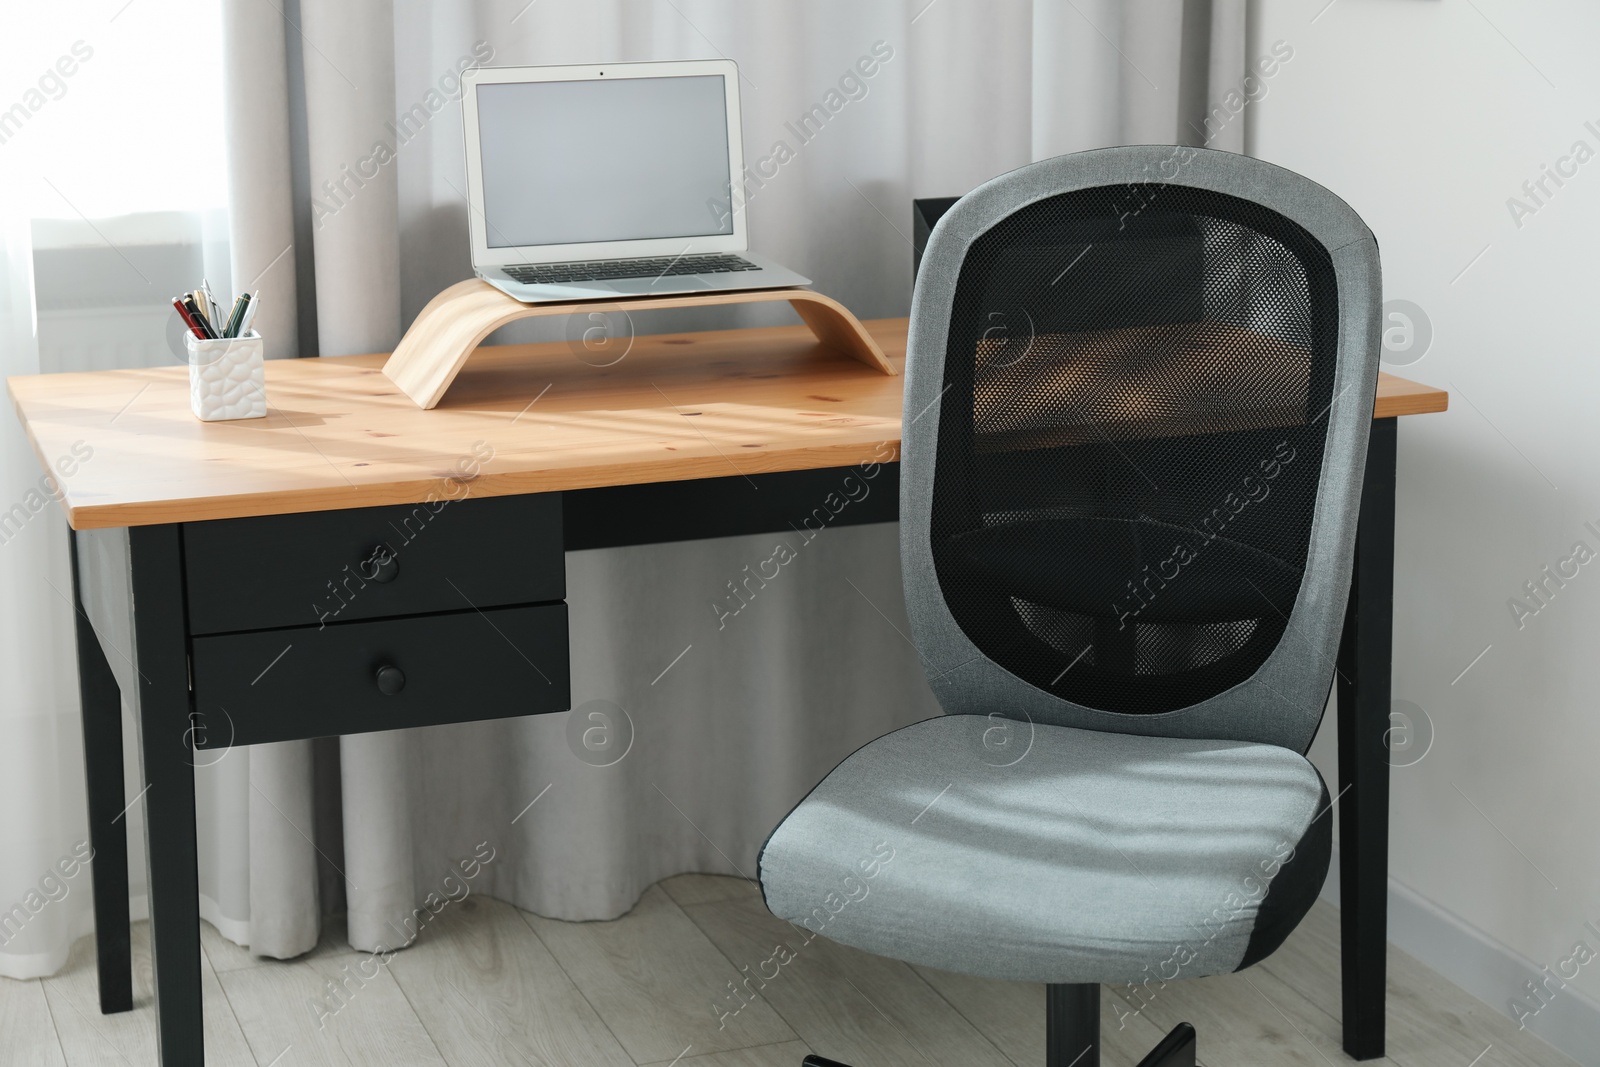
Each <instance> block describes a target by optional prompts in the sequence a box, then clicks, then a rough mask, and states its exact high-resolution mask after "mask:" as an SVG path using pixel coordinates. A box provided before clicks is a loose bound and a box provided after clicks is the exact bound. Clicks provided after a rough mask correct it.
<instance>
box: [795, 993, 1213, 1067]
mask: <svg viewBox="0 0 1600 1067" xmlns="http://www.w3.org/2000/svg"><path fill="white" fill-rule="evenodd" d="M1091 990H1092V995H1091V993H1090V991H1091ZM1047 1003H1048V1011H1049V1015H1048V1019H1049V1026H1048V1027H1047V1033H1046V1037H1045V1046H1046V1047H1045V1065H1046V1067H1100V1033H1099V1011H1100V987H1099V986H1050V987H1049V996H1048V1001H1047ZM1091 1005H1092V1007H1093V1009H1094V1012H1095V1016H1094V1023H1095V1025H1094V1028H1093V1029H1092V1030H1090V1031H1089V1033H1088V1039H1087V1040H1082V1039H1081V1038H1079V1037H1075V1036H1073V1035H1081V1034H1083V1032H1084V1031H1083V1030H1082V1029H1079V1028H1077V1027H1075V1026H1074V1025H1073V1024H1075V1023H1079V1024H1081V1023H1086V1022H1087V1021H1088V1020H1086V1019H1085V1018H1084V1016H1083V1010H1084V1009H1085V1008H1087V1007H1089V1006H1091ZM1195 1044H1196V1041H1195V1030H1194V1027H1193V1026H1190V1025H1189V1024H1188V1023H1179V1024H1178V1025H1177V1026H1175V1027H1173V1028H1172V1032H1171V1033H1169V1034H1168V1035H1167V1036H1166V1037H1164V1038H1162V1039H1161V1043H1160V1044H1159V1045H1157V1046H1156V1047H1155V1048H1153V1049H1151V1050H1150V1054H1149V1055H1148V1056H1146V1057H1145V1058H1144V1059H1142V1060H1140V1061H1139V1067H1196V1064H1195ZM1074 1048H1075V1049H1076V1050H1077V1051H1076V1052H1073V1051H1072V1050H1073V1049H1074ZM800 1067H850V1065H849V1064H847V1063H840V1062H839V1061H838V1060H830V1059H827V1058H826V1057H823V1056H817V1055H810V1056H807V1057H806V1058H805V1059H803V1060H801V1061H800Z"/></svg>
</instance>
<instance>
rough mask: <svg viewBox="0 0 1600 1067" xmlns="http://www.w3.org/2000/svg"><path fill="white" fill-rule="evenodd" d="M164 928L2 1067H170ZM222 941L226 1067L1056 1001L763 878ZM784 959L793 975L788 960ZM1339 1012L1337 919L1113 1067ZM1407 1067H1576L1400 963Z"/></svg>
mask: <svg viewBox="0 0 1600 1067" xmlns="http://www.w3.org/2000/svg"><path fill="white" fill-rule="evenodd" d="M149 930H150V928H149V924H148V923H135V924H134V926H133V958H134V968H135V970H134V1010H133V1011H131V1012H125V1013H122V1014H118V1015H101V1014H100V1012H99V1006H98V998H97V992H96V976H95V969H94V942H93V939H92V938H84V939H81V940H80V941H79V942H78V943H77V944H75V945H74V946H73V948H72V952H71V954H70V956H69V958H68V961H67V965H66V966H65V967H64V968H62V970H61V972H60V973H59V974H56V975H54V976H52V977H50V978H47V979H43V980H33V981H26V982H18V981H12V980H9V979H0V1067H13V1065H15V1067H99V1065H106V1067H144V1065H146V1064H153V1063H155V1062H156V1049H155V1025H154V1024H155V1018H154V1011H153V1008H152V996H151V989H150V943H149V938H150V933H149ZM205 930H206V934H205V936H204V938H203V939H202V943H203V945H204V948H205V958H204V959H203V961H202V981H203V983H204V988H205V1027H206V1053H207V1056H206V1062H207V1063H208V1064H210V1065H212V1067H302V1065H308V1067H316V1065H327V1067H377V1065H383V1067H391V1065H396V1067H410V1065H420V1067H444V1065H449V1067H480V1065H482V1064H508V1065H526V1067H558V1065H559V1067H569V1065H570V1067H799V1063H800V1060H801V1058H802V1057H804V1056H805V1055H806V1053H807V1052H808V1051H815V1052H817V1053H819V1054H821V1055H824V1056H828V1057H830V1058H833V1059H840V1060H844V1061H846V1062H852V1063H854V1064H856V1065H857V1067H913V1065H915V1067H922V1065H924V1064H929V1065H933V1067H941V1065H949V1067H957V1065H959V1067H1038V1065H1040V1064H1042V1063H1043V1061H1044V987H1043V986H1040V985H1036V984H1029V983H1018V982H996V981H990V980H987V979H979V978H972V977H969V976H965V975H957V974H950V973H947V972H943V971H938V970H935V969H933V968H927V967H911V966H908V965H906V964H903V963H898V962H895V961H893V960H885V959H882V958H879V957H876V956H872V955H869V954H867V953H863V952H858V951H856V950H854V949H850V948H846V947H844V946H842V945H836V944H834V943H832V942H830V941H827V940H826V939H823V938H808V936H807V932H806V931H804V930H801V929H799V928H797V927H794V926H791V925H789V924H787V923H784V922H781V921H780V920H778V919H776V918H774V917H773V916H772V915H771V914H769V913H768V912H767V910H766V908H765V907H764V906H763V904H762V902H761V895H760V891H759V890H758V889H757V888H756V886H755V885H754V884H753V883H751V882H747V881H745V880H743V879H739V878H724V877H720V876H714V875H680V876H678V877H676V878H669V879H667V880H666V881H664V882H662V883H661V884H660V885H658V886H656V887H654V888H652V889H651V890H650V891H649V892H647V893H646V894H645V895H644V897H643V899H641V900H640V902H639V905H638V906H637V907H636V908H634V910H633V911H632V912H630V913H629V914H627V915H625V916H623V917H622V918H620V919H617V920H614V921H612V922H592V923H565V922H556V921H554V920H550V919H542V918H539V917H537V916H534V915H529V914H527V913H525V912H521V911H518V910H517V909H516V908H514V907H512V906H511V905H510V904H505V903H502V902H500V901H496V900H491V899H489V898H486V897H478V896H474V897H471V898H468V899H467V900H464V901H461V902H459V903H456V904H453V905H452V906H451V908H450V909H449V910H447V911H446V912H444V913H442V914H441V915H440V917H439V918H438V919H437V920H436V921H435V922H434V923H432V924H430V925H429V927H428V928H427V930H426V931H425V932H424V934H423V936H422V937H421V938H420V939H419V941H418V942H417V944H415V945H413V946H412V947H411V948H409V949H407V950H406V951H404V952H401V953H398V954H396V955H395V956H394V957H393V958H392V959H391V960H389V961H388V963H387V964H380V963H378V962H376V961H375V960H374V959H373V958H372V957H370V956H368V954H366V953H361V952H356V951H354V950H352V949H351V948H350V947H349V945H348V944H347V943H346V942H345V939H344V925H343V923H342V922H341V921H339V920H338V919H333V920H330V921H329V922H327V923H326V925H325V927H324V930H323V937H322V941H321V943H320V944H319V945H318V946H317V948H316V949H315V950H314V951H313V952H310V953H308V954H306V955H305V956H302V957H300V958H299V959H295V960H290V961H277V960H267V959H262V958H259V957H255V956H252V955H251V954H250V953H249V952H248V951H246V950H244V949H241V948H239V947H238V946H236V945H233V944H232V943H231V942H228V941H227V940H226V939H224V938H222V937H220V935H218V934H217V933H216V932H215V931H214V930H212V929H211V928H210V927H209V926H207V927H205ZM779 945H782V946H783V947H784V949H785V953H784V956H785V957H787V958H786V959H785V960H784V962H780V963H774V962H769V961H773V960H775V959H777V958H778V957H775V955H774V949H775V948H776V947H777V946H779ZM364 961H365V962H364ZM735 983H738V984H740V985H741V986H742V987H743V988H744V990H745V992H744V993H743V994H742V996H740V997H736V996H735V992H734V984H735ZM334 990H338V991H340V992H338V993H337V995H336V994H335V993H334V992H332V991H334ZM319 1002H320V1004H321V1007H320V1008H319V1007H318V1003H319ZM741 1005H742V1006H741ZM1338 1008H1339V912H1338V910H1337V909H1336V908H1333V907H1331V906H1329V905H1328V904H1326V903H1320V902H1319V903H1318V904H1317V905H1316V906H1315V907H1314V908H1313V909H1312V910H1311V913H1310V914H1309V915H1308V916H1307V917H1306V919H1305V921H1304V922H1303V923H1302V924H1301V925H1300V927H1299V929H1297V930H1296V931H1295V932H1294V934H1293V935H1291V936H1290V938H1289V940H1288V941H1287V942H1286V943H1285V944H1284V945H1283V947H1282V948H1280V949H1279V950H1278V951H1277V952H1276V953H1274V954H1273V955H1272V956H1270V957H1269V958H1268V959H1267V960H1266V961H1265V962H1264V963H1262V964H1261V965H1260V966H1257V967H1253V968H1251V969H1250V970H1248V971H1245V972H1244V973H1242V974H1232V975H1220V976H1216V977H1211V978H1199V979H1190V980H1183V981H1177V982H1173V983H1170V984H1168V985H1166V986H1159V985H1152V986H1151V987H1148V988H1145V989H1143V990H1142V991H1135V990H1130V989H1128V988H1127V987H1125V986H1124V987H1116V986H1108V987H1106V988H1105V989H1104V990H1103V992H1102V1023H1101V1026H1102V1031H1101V1032H1102V1040H1103V1042H1104V1054H1103V1062H1104V1064H1105V1067H1134V1065H1135V1064H1137V1063H1138V1061H1139V1059H1140V1058H1142V1057H1143V1055H1144V1054H1145V1052H1146V1051H1148V1050H1149V1049H1150V1048H1151V1047H1152V1046H1153V1045H1155V1043H1156V1042H1157V1041H1158V1040H1160V1038H1161V1035H1162V1034H1164V1033H1166V1031H1167V1030H1168V1029H1169V1028H1170V1027H1172V1026H1173V1025H1174V1024H1176V1023H1177V1022H1178V1021H1180V1020H1182V1021H1187V1022H1192V1023H1194V1024H1195V1026H1197V1027H1198V1028H1199V1031H1200V1063H1201V1064H1202V1067H1256V1065H1262V1067H1265V1065H1270V1067H1345V1065H1347V1064H1351V1063H1353V1062H1354V1061H1352V1060H1350V1059H1349V1057H1347V1056H1345V1054H1344V1052H1343V1050H1342V1049H1340V1047H1339V1040H1340V1027H1339V1020H1338ZM1388 1053H1389V1055H1388V1056H1387V1058H1385V1059H1380V1060H1374V1061H1369V1062H1370V1063H1371V1064H1372V1067H1469V1065H1470V1067H1576V1065H1575V1064H1574V1062H1573V1061H1572V1060H1570V1059H1568V1058H1567V1057H1565V1056H1563V1055H1561V1054H1560V1053H1558V1052H1557V1051H1555V1050H1554V1049H1552V1048H1551V1047H1550V1046H1548V1045H1546V1044H1544V1042H1542V1041H1540V1040H1539V1039H1538V1038H1536V1037H1534V1036H1533V1035H1531V1034H1529V1033H1526V1032H1523V1031H1519V1030H1518V1029H1517V1027H1516V1024H1515V1023H1514V1022H1513V1021H1512V1020H1511V1019H1510V1018H1509V1017H1508V1016H1506V1015H1505V1014H1504V1013H1503V1012H1501V1011H1499V1010H1498V1009H1496V1008H1495V1007H1491V1006H1490V1005H1487V1004H1484V1003H1482V1002H1480V1001H1478V1000H1475V999H1473V998H1472V997H1470V996H1468V995H1467V994H1466V993H1464V992H1462V991H1461V990H1460V989H1457V988H1456V987H1455V986H1453V985H1451V984H1450V983H1449V982H1448V981H1446V980H1445V979H1444V978H1443V977H1441V976H1440V975H1438V974H1436V973H1434V972H1433V971H1431V970H1429V969H1428V968H1426V967H1424V966H1423V965H1422V964H1420V963H1418V962H1417V961H1416V960H1415V959H1412V958H1411V957H1410V956H1407V955H1406V954H1405V953H1403V952H1400V951H1399V950H1397V949H1394V948H1393V947H1391V948H1390V952H1389V983H1388Z"/></svg>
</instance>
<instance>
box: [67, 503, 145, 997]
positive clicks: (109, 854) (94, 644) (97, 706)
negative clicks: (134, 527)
mask: <svg viewBox="0 0 1600 1067" xmlns="http://www.w3.org/2000/svg"><path fill="white" fill-rule="evenodd" d="M67 538H68V541H69V543H70V545H71V550H72V598H73V599H72V607H73V616H74V618H75V619H76V620H77V628H78V629H77V633H78V692H79V699H80V701H81V705H82V711H83V772H84V778H85V779H86V780H87V782H88V794H89V847H90V848H92V849H94V861H93V863H92V864H91V865H90V868H89V870H90V880H91V881H92V883H93V886H94V947H95V963H96V965H97V966H98V968H99V971H100V1011H101V1013H102V1014H106V1015H110V1014H111V1013H112V1012H118V1011H129V1010H131V1009H132V1008H133V957H132V951H131V949H130V947H129V944H128V824H127V823H126V822H125V821H123V819H124V816H123V805H125V804H126V803H127V798H126V796H125V795H124V794H123V782H122V694H121V692H120V691H119V690H118V689H117V679H116V677H115V676H114V675H113V674H112V673H111V665H110V664H109V663H107V662H106V654H105V650H104V649H102V648H101V647H100V639H99V638H98V637H96V636H95V632H94V627H93V626H91V625H90V624H89V616H88V615H87V614H85V613H84V610H83V601H82V593H81V586H80V584H79V576H78V541H77V535H76V534H73V533H70V532H69V533H68V534H67Z"/></svg>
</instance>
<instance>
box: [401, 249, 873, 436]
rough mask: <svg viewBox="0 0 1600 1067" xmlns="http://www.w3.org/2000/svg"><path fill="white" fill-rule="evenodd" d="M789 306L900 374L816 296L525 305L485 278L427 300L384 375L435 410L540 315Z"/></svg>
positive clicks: (852, 351)
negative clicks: (476, 360) (472, 368)
mask: <svg viewBox="0 0 1600 1067" xmlns="http://www.w3.org/2000/svg"><path fill="white" fill-rule="evenodd" d="M767 300H787V301H788V302H789V304H790V306H791V307H793V308H794V309H795V311H796V312H797V313H798V314H799V316H800V318H801V319H803V320H804V321H805V324H806V325H807V326H809V327H811V332H812V333H814V334H816V335H817V340H819V341H821V342H822V343H823V344H825V345H828V346H829V347H831V348H836V349H838V350H839V351H841V352H843V353H845V354H846V355H849V356H851V357H853V358H855V359H859V360H860V361H861V362H863V363H865V364H866V365H867V366H869V367H872V368H874V369H876V370H879V371H882V372H883V373H884V374H896V373H898V372H897V371H896V370H895V369H894V364H892V363H890V362H889V360H888V357H886V356H885V355H884V354H883V349H881V348H879V347H878V343H877V342H876V341H874V340H873V339H872V337H871V335H870V334H868V333H867V330H866V327H864V326H862V325H861V320H860V319H858V318H856V317H855V316H854V315H852V314H851V313H850V310H849V309H848V308H846V307H845V306H844V305H843V304H841V303H839V302H838V301H837V300H834V299H832V298H831V297H826V296H823V295H822V294H821V293H818V292H813V291H812V290H810V289H800V288H794V289H754V290H751V291H749V292H718V293H685V294H679V295H675V296H654V297H648V296H647V297H637V298H629V299H619V300H584V301H578V302H573V303H567V304H524V303H523V302H522V301H520V300H517V299H515V298H513V297H510V296H507V295H506V294H505V293H503V292H501V291H500V290H499V289H496V288H495V287H494V286H492V285H490V284H489V283H488V282H486V281H484V280H483V279H481V278H470V279H468V280H467V281H464V282H457V283H456V284H454V285H452V286H450V288H448V289H446V290H445V291H444V292H442V293H440V294H439V295H438V296H436V297H434V298H433V299H432V300H430V301H428V304H427V306H426V307H424V308H423V309H422V311H421V312H420V313H419V314H418V315H417V318H416V321H415V322H413V323H412V324H411V328H410V329H409V330H407V331H406V335H405V336H404V337H402V338H401V339H400V344H399V345H398V346H397V347H396V348H395V350H394V354H393V355H391V356H390V357H389V361H388V362H387V363H385V364H384V365H383V373H384V374H385V375H386V376H387V377H388V379H389V380H390V381H392V382H394V384H395V385H397V386H399V387H400V391H401V392H403V393H405V394H406V396H409V397H410V398H411V399H412V400H414V401H416V402H417V405H418V406H419V407H423V408H431V407H434V406H435V405H437V404H438V403H439V399H440V398H441V397H443V396H444V392H445V390H446V389H448V388H450V383H451V382H453V381H455V377H456V375H457V374H458V373H460V371H461V368H462V366H463V365H464V364H465V363H466V362H467V357H468V356H470V355H472V352H473V350H474V349H475V348H477V347H478V345H480V344H482V343H483V339H484V338H485V337H488V336H489V335H490V334H491V333H493V332H494V331H495V330H498V329H499V328H500V327H502V326H504V325H505V324H506V323H508V322H515V321H516V320H517V319H527V318H534V317H537V316H540V315H571V314H574V313H582V312H589V311H654V310H655V309H657V308H683V307H710V306H712V305H716V304H756V303H761V302H763V301H767Z"/></svg>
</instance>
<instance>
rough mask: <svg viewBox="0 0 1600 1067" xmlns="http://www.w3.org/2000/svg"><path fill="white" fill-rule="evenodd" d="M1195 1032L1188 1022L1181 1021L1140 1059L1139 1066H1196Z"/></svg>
mask: <svg viewBox="0 0 1600 1067" xmlns="http://www.w3.org/2000/svg"><path fill="white" fill-rule="evenodd" d="M1194 1056H1195V1032H1194V1027H1192V1026H1190V1025H1189V1024H1188V1023H1179V1024H1178V1025H1177V1026H1174V1027H1173V1028H1172V1032H1171V1033H1170V1034H1168V1035H1167V1036H1166V1037H1164V1038H1162V1039H1161V1044H1159V1045H1157V1046H1156V1047H1155V1048H1153V1049H1151V1050H1150V1055H1148V1056H1146V1057H1145V1058H1144V1059H1142V1060H1140V1061H1139V1067H1195V1062H1194Z"/></svg>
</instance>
